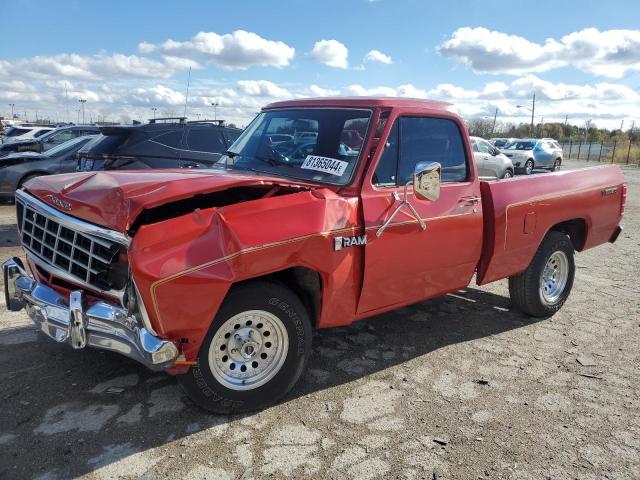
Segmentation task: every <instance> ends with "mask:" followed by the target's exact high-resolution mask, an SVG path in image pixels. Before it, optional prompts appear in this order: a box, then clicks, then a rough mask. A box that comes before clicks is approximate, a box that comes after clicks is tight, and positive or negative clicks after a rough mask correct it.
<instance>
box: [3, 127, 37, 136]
mask: <svg viewBox="0 0 640 480" xmlns="http://www.w3.org/2000/svg"><path fill="white" fill-rule="evenodd" d="M30 131H31V128H18V127H10V128H9V129H8V130H7V131H6V132H4V136H5V137H7V138H8V137H17V136H18V135H24V134H25V133H27V132H30Z"/></svg>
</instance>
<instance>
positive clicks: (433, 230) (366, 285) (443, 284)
mask: <svg viewBox="0 0 640 480" xmlns="http://www.w3.org/2000/svg"><path fill="white" fill-rule="evenodd" d="M381 145H382V144H381ZM377 157H378V162H377V164H375V165H374V164H372V165H371V167H370V171H369V173H368V174H367V175H366V176H365V179H364V183H363V186H362V205H363V216H364V223H365V227H366V233H367V240H366V241H367V243H366V246H365V247H364V248H365V267H364V282H363V287H362V292H361V295H360V300H359V304H358V315H364V314H366V313H367V312H373V311H376V310H382V309H388V308H391V307H393V306H399V305H402V304H410V303H415V302H418V301H420V300H423V299H425V298H429V297H433V296H437V295H439V294H444V293H446V292H449V291H453V290H457V289H460V288H463V287H465V286H466V285H468V283H469V281H470V279H471V276H472V275H473V273H474V270H475V268H476V264H477V262H478V259H479V258H480V253H481V249H482V204H481V202H480V185H479V182H478V180H477V177H476V174H475V171H474V169H473V168H472V167H473V163H472V160H471V158H472V157H471V152H469V151H468V150H467V148H466V146H465V143H464V141H463V137H462V130H461V127H460V126H459V125H458V123H457V122H456V121H455V120H454V119H453V118H435V117H423V116H402V117H397V118H396V119H395V121H394V122H393V125H392V127H391V128H390V130H389V135H388V138H387V141H386V142H385V144H384V147H383V151H382V152H381V154H379V155H377ZM425 161H437V162H439V163H440V164H441V165H442V184H441V191H440V198H439V199H438V200H436V201H433V202H431V201H428V200H419V199H418V198H416V197H415V196H414V194H413V188H412V186H409V187H408V188H407V199H408V201H409V202H410V203H411V205H413V207H414V208H415V210H416V212H417V214H418V215H419V216H420V218H421V219H422V220H423V221H424V223H425V224H426V229H424V230H423V229H422V228H421V226H420V223H419V221H418V219H417V218H415V217H414V215H413V214H412V211H411V210H410V209H409V208H407V207H406V206H404V207H402V210H401V211H400V212H399V213H398V214H397V215H396V216H395V218H394V219H393V221H392V222H391V223H390V224H389V225H388V226H387V227H386V228H385V229H384V231H382V232H381V233H380V227H381V226H382V225H383V224H384V223H385V221H387V220H388V219H389V218H390V217H391V215H392V213H393V212H394V210H395V209H396V208H397V205H398V204H399V203H400V201H401V199H402V198H403V195H404V185H405V184H406V183H407V182H410V181H411V180H412V176H413V172H414V169H415V165H416V164H417V163H418V162H425ZM377 234H379V236H378V235H377Z"/></svg>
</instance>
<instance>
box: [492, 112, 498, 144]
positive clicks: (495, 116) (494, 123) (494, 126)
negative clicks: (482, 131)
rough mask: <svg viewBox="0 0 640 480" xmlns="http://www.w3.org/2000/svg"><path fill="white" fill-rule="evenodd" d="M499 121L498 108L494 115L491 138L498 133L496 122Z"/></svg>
mask: <svg viewBox="0 0 640 480" xmlns="http://www.w3.org/2000/svg"><path fill="white" fill-rule="evenodd" d="M497 119H498V107H496V113H494V114H493V126H492V127H491V136H492V137H493V132H495V131H496V120H497Z"/></svg>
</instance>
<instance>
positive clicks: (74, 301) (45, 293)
mask: <svg viewBox="0 0 640 480" xmlns="http://www.w3.org/2000/svg"><path fill="white" fill-rule="evenodd" d="M2 273H3V277H4V294H5V300H6V304H7V309H8V310H11V311H18V310H22V309H23V308H24V309H25V310H26V311H27V314H28V315H29V317H31V320H33V322H34V323H35V324H36V325H37V326H38V327H39V328H40V330H41V331H42V332H44V333H45V334H46V335H47V336H48V337H50V338H52V339H53V340H55V341H57V342H60V343H68V344H70V345H71V346H72V347H73V348H75V349H81V348H85V347H86V346H90V347H94V348H99V349H103V350H110V351H113V352H117V353H120V354H122V355H125V356H127V357H129V358H132V359H134V360H137V361H138V362H140V363H142V364H143V365H145V366H147V367H148V368H150V369H152V370H164V369H167V368H170V367H172V366H173V365H174V363H175V361H176V359H177V357H178V353H179V352H178V348H177V347H176V345H175V344H174V343H173V342H171V341H169V340H163V339H161V338H158V337H156V336H155V335H153V334H152V333H151V332H149V331H148V330H147V329H146V328H144V326H142V324H141V322H140V321H139V319H138V317H137V315H129V312H127V310H126V309H124V308H122V307H120V306H117V305H113V304H111V303H107V302H103V301H98V302H95V303H93V304H91V305H88V302H87V301H86V298H85V296H84V293H83V291H82V290H74V291H72V292H70V295H69V298H66V297H64V296H63V295H61V294H60V293H58V292H57V291H56V290H54V289H52V288H51V287H49V286H48V285H45V284H43V283H39V282H37V281H36V280H35V279H34V278H33V277H31V276H30V275H29V274H28V273H27V272H26V270H25V268H24V264H23V263H22V261H21V260H20V259H19V258H17V257H14V258H12V259H9V260H7V261H6V262H4V263H3V264H2Z"/></svg>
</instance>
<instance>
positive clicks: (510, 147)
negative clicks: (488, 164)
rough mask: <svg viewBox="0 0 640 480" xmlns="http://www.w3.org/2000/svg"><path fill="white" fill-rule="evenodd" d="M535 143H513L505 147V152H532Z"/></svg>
mask: <svg viewBox="0 0 640 480" xmlns="http://www.w3.org/2000/svg"><path fill="white" fill-rule="evenodd" d="M535 144H536V143H535V142H519V141H515V142H511V143H510V144H509V145H506V146H505V147H503V150H531V149H533V147H534V145H535Z"/></svg>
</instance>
